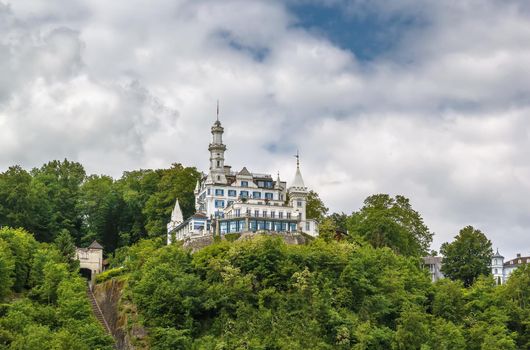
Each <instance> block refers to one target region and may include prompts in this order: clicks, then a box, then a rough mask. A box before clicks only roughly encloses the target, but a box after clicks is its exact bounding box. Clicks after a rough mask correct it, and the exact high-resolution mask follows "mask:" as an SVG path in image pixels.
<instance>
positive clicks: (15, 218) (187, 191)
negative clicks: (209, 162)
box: [0, 159, 199, 268]
mask: <svg viewBox="0 0 530 350" xmlns="http://www.w3.org/2000/svg"><path fill="white" fill-rule="evenodd" d="M198 178H199V173H198V172H197V170H196V169H195V168H189V167H184V166H182V165H181V164H174V165H173V166H172V167H171V168H169V169H156V170H151V169H147V170H136V171H130V172H124V173H123V176H122V177H121V178H120V179H117V180H114V179H113V178H111V177H109V176H105V175H101V176H100V175H88V176H87V174H86V172H85V170H84V168H83V166H82V165H81V164H79V163H76V162H71V161H68V160H66V159H65V160H64V161H56V160H54V161H51V162H48V163H46V164H44V165H42V166H41V167H40V168H35V169H33V170H31V172H28V171H26V170H24V169H22V168H21V167H20V166H13V167H10V168H9V169H8V170H6V171H5V172H3V173H0V226H9V227H22V228H24V229H26V230H27V231H29V232H32V233H33V234H34V236H35V238H36V239H37V241H39V242H56V240H57V238H58V237H59V236H60V235H63V232H68V233H69V234H70V235H71V236H72V238H73V243H74V245H77V246H86V245H88V244H90V243H91V242H92V241H93V240H98V242H100V243H101V244H102V245H103V246H104V247H105V252H107V253H111V252H113V251H114V250H116V249H117V248H119V247H122V246H127V245H130V244H132V243H135V242H138V241H139V240H140V239H142V238H146V237H148V236H149V237H158V236H162V235H163V234H165V224H166V222H167V220H168V219H169V216H170V213H171V209H172V207H173V205H174V203H175V199H176V198H178V199H179V201H180V203H181V206H182V210H183V213H184V215H185V216H189V215H191V214H193V212H194V209H195V205H194V195H193V189H194V187H195V184H196V182H197V180H198ZM60 239H61V240H62V239H64V235H63V236H62V237H61V238H60ZM60 250H62V249H60ZM63 253H64V252H63ZM73 268H75V266H73Z"/></svg>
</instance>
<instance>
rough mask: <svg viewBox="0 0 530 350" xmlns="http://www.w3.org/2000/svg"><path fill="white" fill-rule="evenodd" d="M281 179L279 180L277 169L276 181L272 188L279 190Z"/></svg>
mask: <svg viewBox="0 0 530 350" xmlns="http://www.w3.org/2000/svg"><path fill="white" fill-rule="evenodd" d="M281 183H282V182H281V181H280V172H279V171H278V176H277V177H276V183H275V184H274V188H275V189H277V190H279V189H281V187H280V186H281Z"/></svg>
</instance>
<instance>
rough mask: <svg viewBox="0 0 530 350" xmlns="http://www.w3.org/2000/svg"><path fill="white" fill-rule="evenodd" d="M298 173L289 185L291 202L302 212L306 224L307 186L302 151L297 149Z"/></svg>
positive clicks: (302, 220)
mask: <svg viewBox="0 0 530 350" xmlns="http://www.w3.org/2000/svg"><path fill="white" fill-rule="evenodd" d="M295 158H296V173H295V174H294V179H293V183H292V184H291V186H290V187H289V190H288V193H289V203H290V204H291V206H292V207H293V208H295V210H296V211H297V212H298V213H300V218H301V220H300V221H301V222H300V224H302V225H303V224H305V221H306V206H307V194H308V192H307V187H305V184H304V179H303V178H302V173H301V172H300V153H299V152H298V151H296V155H295Z"/></svg>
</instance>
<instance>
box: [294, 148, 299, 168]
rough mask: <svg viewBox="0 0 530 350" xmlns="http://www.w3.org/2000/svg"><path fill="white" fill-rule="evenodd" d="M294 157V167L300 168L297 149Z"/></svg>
mask: <svg viewBox="0 0 530 350" xmlns="http://www.w3.org/2000/svg"><path fill="white" fill-rule="evenodd" d="M294 157H295V158H296V168H300V153H299V152H298V149H297V150H296V155H295V156H294Z"/></svg>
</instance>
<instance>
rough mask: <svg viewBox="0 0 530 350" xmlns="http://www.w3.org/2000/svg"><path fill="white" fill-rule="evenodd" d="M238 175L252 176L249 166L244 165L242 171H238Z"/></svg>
mask: <svg viewBox="0 0 530 350" xmlns="http://www.w3.org/2000/svg"><path fill="white" fill-rule="evenodd" d="M237 175H245V176H252V174H251V173H250V171H248V169H247V167H243V169H241V171H240V172H239V173H237Z"/></svg>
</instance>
